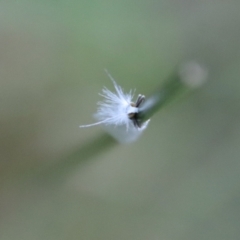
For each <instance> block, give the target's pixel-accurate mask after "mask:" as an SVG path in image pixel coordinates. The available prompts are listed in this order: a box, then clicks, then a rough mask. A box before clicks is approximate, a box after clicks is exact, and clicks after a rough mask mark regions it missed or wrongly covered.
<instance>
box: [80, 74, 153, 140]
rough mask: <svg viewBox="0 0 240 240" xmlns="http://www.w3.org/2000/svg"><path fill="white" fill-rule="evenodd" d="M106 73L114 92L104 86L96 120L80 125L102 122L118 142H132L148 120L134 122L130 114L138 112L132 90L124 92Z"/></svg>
mask: <svg viewBox="0 0 240 240" xmlns="http://www.w3.org/2000/svg"><path fill="white" fill-rule="evenodd" d="M106 72H107V71H106ZM107 74H108V76H109V78H110V79H111V80H112V82H113V85H114V88H115V90H116V93H115V92H111V91H110V90H108V89H107V88H106V87H104V88H103V89H102V93H100V94H99V95H100V96H102V97H103V98H104V99H103V101H101V102H98V109H97V112H96V113H95V114H94V117H95V118H96V120H97V122H96V123H93V124H88V125H82V126H80V127H91V126H95V125H99V124H102V125H103V126H104V128H105V130H106V131H107V132H108V133H109V134H111V135H112V136H113V137H114V138H115V139H117V140H118V141H119V142H122V143H126V142H132V141H134V140H136V139H137V138H138V136H139V135H140V133H141V132H142V131H143V130H144V129H145V128H146V127H147V124H148V122H149V120H148V121H146V122H145V123H143V124H141V126H136V124H134V121H133V119H131V118H130V116H132V115H134V114H137V113H138V107H137V106H136V105H135V104H134V103H133V92H132V91H130V92H129V93H124V92H123V90H122V88H121V87H120V86H119V85H117V83H116V82H115V80H114V79H113V78H112V77H111V75H110V74H109V73H108V72H107ZM141 96H142V95H141Z"/></svg>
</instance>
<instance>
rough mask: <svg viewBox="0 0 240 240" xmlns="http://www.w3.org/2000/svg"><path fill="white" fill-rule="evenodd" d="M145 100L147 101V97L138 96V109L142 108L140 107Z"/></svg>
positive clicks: (136, 104)
mask: <svg viewBox="0 0 240 240" xmlns="http://www.w3.org/2000/svg"><path fill="white" fill-rule="evenodd" d="M144 100H145V96H144V95H141V94H139V95H138V98H137V101H136V103H135V106H136V107H140V105H141V104H142V103H143V102H144Z"/></svg>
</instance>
